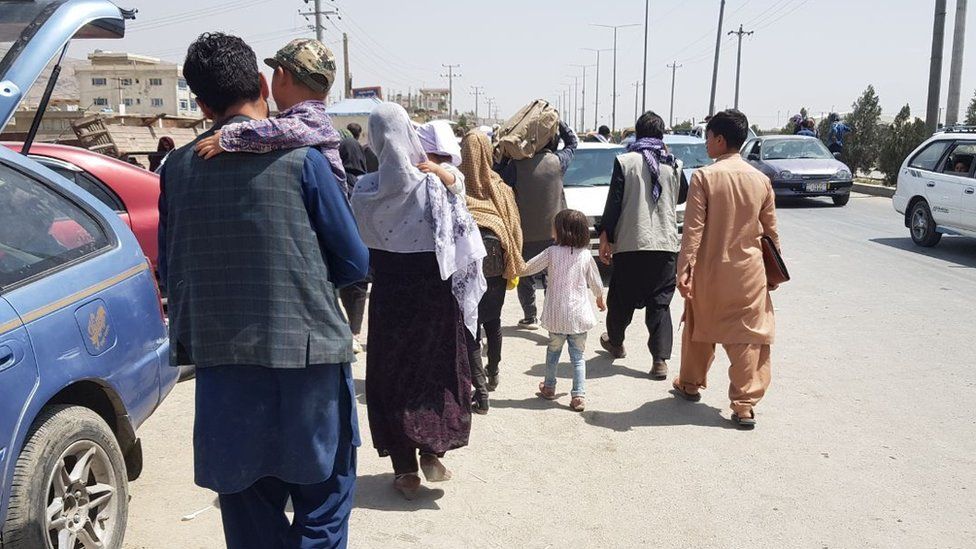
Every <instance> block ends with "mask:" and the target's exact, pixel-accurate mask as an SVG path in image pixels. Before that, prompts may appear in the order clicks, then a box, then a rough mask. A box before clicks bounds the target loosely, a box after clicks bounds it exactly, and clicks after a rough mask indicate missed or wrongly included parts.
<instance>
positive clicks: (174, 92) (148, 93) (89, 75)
mask: <svg viewBox="0 0 976 549" xmlns="http://www.w3.org/2000/svg"><path fill="white" fill-rule="evenodd" d="M88 59H89V61H90V64H88V65H82V66H78V67H75V78H76V79H77V81H78V90H79V96H80V97H79V99H80V101H79V105H80V107H81V108H82V109H85V110H89V111H91V110H95V111H99V110H101V111H106V112H108V111H111V112H116V113H126V114H151V115H157V114H168V115H173V116H191V117H192V116H202V113H201V112H200V109H199V107H198V106H197V103H196V100H195V98H194V96H193V94H191V93H190V88H189V87H188V86H187V84H186V80H185V79H184V78H183V69H182V67H180V66H179V65H176V64H173V63H167V62H164V61H161V60H159V59H156V58H153V57H146V56H143V55H135V54H131V53H116V52H106V51H100V50H96V51H95V52H94V53H92V54H90V55H89V56H88Z"/></svg>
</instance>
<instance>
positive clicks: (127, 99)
mask: <svg viewBox="0 0 976 549" xmlns="http://www.w3.org/2000/svg"><path fill="white" fill-rule="evenodd" d="M122 103H123V104H124V105H125V106H126V107H131V106H132V105H134V104H135V102H134V101H133V100H132V99H130V98H128V97H126V98H125V99H123V100H122Z"/></svg>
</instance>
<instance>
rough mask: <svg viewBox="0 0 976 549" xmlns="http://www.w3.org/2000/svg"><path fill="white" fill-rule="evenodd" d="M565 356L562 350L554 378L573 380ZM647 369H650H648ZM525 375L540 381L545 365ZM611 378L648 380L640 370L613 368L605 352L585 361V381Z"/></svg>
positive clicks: (544, 372) (571, 367) (539, 365)
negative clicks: (623, 377) (622, 377)
mask: <svg viewBox="0 0 976 549" xmlns="http://www.w3.org/2000/svg"><path fill="white" fill-rule="evenodd" d="M567 354H568V352H567V351H566V350H565V349H563V356H562V360H561V361H560V362H559V368H557V369H556V377H557V378H558V379H573V366H572V364H570V363H569V358H568V356H567ZM648 369H650V367H648ZM525 373H526V375H530V376H534V377H538V378H540V379H542V377H544V376H545V375H546V363H545V362H543V363H541V364H536V365H535V366H533V367H531V368H529V370H528V371H527V372H525ZM612 376H627V377H635V378H638V379H650V378H649V377H648V372H642V371H640V370H634V369H632V368H628V367H626V366H621V365H620V364H619V363H618V364H617V365H616V366H615V365H614V363H613V358H612V357H611V356H610V354H609V353H607V352H606V351H597V353H596V357H595V358H591V359H589V360H587V361H586V379H603V378H606V377H612Z"/></svg>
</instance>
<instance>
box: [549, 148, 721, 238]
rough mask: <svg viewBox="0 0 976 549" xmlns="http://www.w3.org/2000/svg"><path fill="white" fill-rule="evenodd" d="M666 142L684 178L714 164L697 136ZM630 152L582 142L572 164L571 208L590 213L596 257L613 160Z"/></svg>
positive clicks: (568, 181) (567, 180)
mask: <svg viewBox="0 0 976 549" xmlns="http://www.w3.org/2000/svg"><path fill="white" fill-rule="evenodd" d="M664 143H665V144H666V145H667V146H668V147H669V148H670V149H671V151H672V153H673V154H674V155H675V156H676V157H677V158H678V159H680V160H681V162H682V165H683V168H684V175H685V177H686V178H687V180H688V181H691V175H692V174H693V173H695V170H696V169H698V168H701V167H703V166H707V165H709V164H711V163H712V160H711V159H710V158H709V157H708V152H707V151H706V150H705V142H704V141H702V140H701V139H698V138H696V137H688V136H682V135H665V136H664ZM625 152H627V149H626V147H624V146H623V145H614V144H608V143H580V145H579V148H578V149H577V150H576V156H575V157H574V158H573V163H572V164H570V166H569V170H568V171H567V172H566V177H564V178H563V187H564V190H565V194H566V203H567V205H568V206H569V207H570V208H572V209H574V210H579V211H581V212H583V213H584V214H586V217H587V218H589V220H590V227H591V231H592V236H593V240H592V242H591V248H592V251H593V253H594V255H596V254H597V253H598V251H599V247H600V241H599V237H598V235H597V234H596V229H595V228H594V227H595V226H596V224H598V223H599V222H600V219H601V218H602V217H603V208H604V206H606V203H607V194H608V193H609V191H610V178H611V176H612V175H613V161H614V160H615V159H616V158H617V156H619V155H621V154H624V153H625ZM684 217H685V205H684V204H679V205H678V230H681V228H682V227H683V226H684Z"/></svg>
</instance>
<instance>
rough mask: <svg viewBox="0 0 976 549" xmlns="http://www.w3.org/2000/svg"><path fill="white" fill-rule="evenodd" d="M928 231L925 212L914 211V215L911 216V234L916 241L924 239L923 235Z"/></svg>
mask: <svg viewBox="0 0 976 549" xmlns="http://www.w3.org/2000/svg"><path fill="white" fill-rule="evenodd" d="M928 229H929V220H928V218H927V217H926V215H925V212H924V211H922V210H921V209H918V210H915V215H913V216H912V234H913V235H914V236H915V238H916V239H922V238H925V234H926V233H927V232H928Z"/></svg>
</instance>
